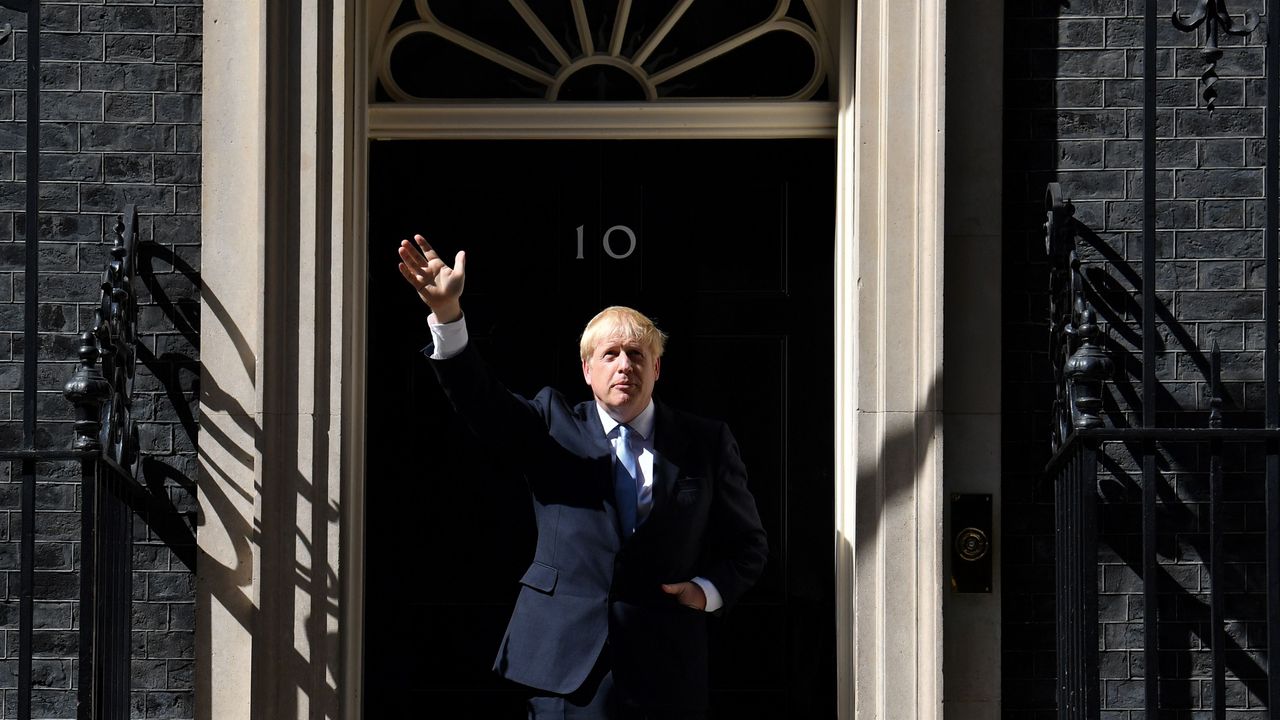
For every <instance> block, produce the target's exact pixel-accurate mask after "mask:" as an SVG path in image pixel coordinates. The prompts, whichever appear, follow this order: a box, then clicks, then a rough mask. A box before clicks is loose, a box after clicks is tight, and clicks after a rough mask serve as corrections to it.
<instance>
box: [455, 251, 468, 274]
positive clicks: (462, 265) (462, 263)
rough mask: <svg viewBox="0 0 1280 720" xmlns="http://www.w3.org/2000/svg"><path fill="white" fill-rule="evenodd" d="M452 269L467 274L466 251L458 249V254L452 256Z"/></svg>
mask: <svg viewBox="0 0 1280 720" xmlns="http://www.w3.org/2000/svg"><path fill="white" fill-rule="evenodd" d="M453 271H454V272H456V273H458V274H460V275H466V274H467V251H466V250H459V251H458V254H457V255H455V256H454V258H453Z"/></svg>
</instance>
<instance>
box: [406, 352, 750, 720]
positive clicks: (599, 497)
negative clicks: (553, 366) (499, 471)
mask: <svg viewBox="0 0 1280 720" xmlns="http://www.w3.org/2000/svg"><path fill="white" fill-rule="evenodd" d="M430 352H431V349H430V348H428V349H427V350H426V353H427V355H428V356H430ZM431 364H432V367H433V368H434V369H435V372H436V374H437V376H438V377H439V379H440V383H441V385H442V387H443V388H444V390H445V393H446V394H447V395H448V397H449V399H450V401H451V402H452V403H453V405H454V407H455V408H456V409H457V411H458V413H459V414H460V415H461V416H462V417H463V418H464V419H465V420H466V421H467V423H468V424H469V425H470V426H471V428H472V430H473V431H474V432H475V433H476V434H477V435H479V436H480V437H481V438H483V439H485V440H486V441H492V442H500V443H501V447H502V449H503V452H506V453H509V454H510V458H509V459H510V460H511V461H512V462H514V463H516V464H517V466H518V467H519V468H520V469H521V470H522V471H523V473H524V474H525V477H526V478H527V479H528V482H529V487H530V489H531V491H532V496H533V506H534V514H535V518H536V522H537V528H538V543H537V549H536V550H535V552H534V559H533V563H532V564H531V565H530V566H529V569H528V571H526V572H525V574H524V577H523V578H521V580H520V583H521V586H522V587H521V588H520V594H519V597H518V598H517V600H516V606H515V611H514V612H513V613H512V616H511V622H510V624H509V625H508V626H507V632H506V636H505V637H504V638H503V640H502V644H501V646H500V647H499V649H498V657H497V659H496V660H495V662H494V669H495V670H497V671H498V672H499V673H500V674H501V675H502V676H504V677H506V678H509V679H511V680H513V681H515V682H518V683H521V684H524V685H528V686H530V687H533V688H537V689H540V690H544V691H548V692H553V693H570V692H573V691H574V690H577V689H578V688H579V687H580V686H581V685H582V683H583V681H584V680H585V679H586V677H587V674H588V673H589V672H590V671H591V669H592V667H593V666H594V664H595V662H596V660H597V658H598V657H599V656H600V652H601V650H602V648H603V647H604V644H605V641H606V639H607V640H608V642H609V650H610V658H611V662H612V667H613V676H614V683H615V686H616V688H617V690H618V692H619V693H620V695H621V696H622V698H623V699H624V701H627V702H630V703H636V704H639V705H641V706H643V707H646V708H652V709H663V708H669V709H681V710H701V709H704V708H705V707H706V704H707V624H706V623H707V614H708V613H705V612H702V611H698V610H692V609H689V608H686V607H683V606H681V605H679V604H678V603H676V602H675V600H674V599H673V597H672V596H670V595H667V594H665V593H663V592H662V588H661V587H660V586H661V584H662V583H674V582H685V581H688V580H691V579H692V578H694V577H695V576H701V577H704V578H706V579H708V580H710V581H711V582H712V583H714V584H715V586H716V589H717V590H719V591H720V594H721V596H722V597H723V599H724V608H722V610H723V609H727V608H729V607H731V606H732V605H733V604H734V603H735V602H736V601H737V600H738V599H739V598H740V597H741V596H742V594H743V593H744V592H745V591H746V590H747V589H748V588H750V587H751V585H752V584H753V583H754V582H755V581H756V580H757V579H758V578H759V577H760V574H761V572H762V571H763V570H764V564H765V556H766V552H767V545H766V539H765V532H764V529H763V528H762V527H761V525H760V517H759V514H758V513H757V511H756V504H755V500H754V499H753V498H752V496H751V493H750V491H748V490H747V475H746V468H745V467H744V466H743V463H742V460H741V458H740V457H739V454H738V446H737V444H736V443H735V442H734V439H733V436H732V435H731V434H730V433H729V429H728V427H727V426H726V425H725V424H724V423H722V422H718V421H714V420H708V419H705V418H700V417H697V416H694V415H691V414H689V413H685V412H681V411H679V410H676V409H674V408H671V407H669V406H667V405H666V404H664V403H661V402H657V401H655V419H654V443H655V445H654V451H655V460H654V467H653V475H654V478H653V508H652V510H651V511H650V514H649V516H648V518H647V519H646V520H645V522H644V523H643V524H642V525H641V526H640V527H639V528H638V529H637V530H636V532H635V533H634V534H633V535H632V536H631V537H630V538H626V539H623V537H622V535H621V532H620V528H619V523H618V517H617V512H616V510H615V505H614V489H613V465H612V463H613V450H612V448H611V447H610V445H609V441H608V440H607V438H606V437H605V434H604V428H603V427H602V425H601V424H600V417H599V413H598V412H597V410H596V407H595V402H594V401H588V402H583V403H579V404H577V405H570V404H569V403H568V402H567V401H566V400H565V398H564V397H563V396H562V395H561V394H560V393H559V392H557V391H555V390H552V389H551V388H545V389H543V390H542V391H541V392H539V393H538V395H537V396H536V397H535V398H533V399H532V400H529V399H526V398H523V397H521V396H519V395H516V394H514V393H511V392H509V391H508V390H506V388H504V387H503V386H502V385H501V383H499V382H498V381H497V380H496V379H495V378H494V377H493V376H492V375H491V373H490V372H489V371H488V370H487V369H486V366H485V364H484V362H483V361H482V360H481V359H480V356H479V354H478V353H477V352H476V351H475V349H474V345H473V344H468V345H467V347H466V349H465V350H463V351H462V352H461V353H459V354H458V355H456V356H454V357H451V358H449V359H446V360H432V361H431Z"/></svg>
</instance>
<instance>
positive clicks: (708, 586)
mask: <svg viewBox="0 0 1280 720" xmlns="http://www.w3.org/2000/svg"><path fill="white" fill-rule="evenodd" d="M693 581H694V582H695V583H697V584H698V587H700V588H702V594H703V595H706V596H707V607H706V610H707V612H715V611H717V610H719V609H720V608H722V607H724V598H722V597H720V591H719V590H717V589H716V586H715V584H713V583H712V582H711V581H710V580H708V579H706V578H704V577H696V578H694V579H693Z"/></svg>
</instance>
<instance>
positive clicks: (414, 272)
mask: <svg viewBox="0 0 1280 720" xmlns="http://www.w3.org/2000/svg"><path fill="white" fill-rule="evenodd" d="M413 241H414V242H415V243H417V247H416V248H415V247H414V246H413V245H412V244H410V242H409V241H408V240H401V241H400V274H401V275H403V276H404V279H405V280H407V281H408V282H409V284H410V285H412V286H413V289H414V290H416V291H417V292H418V297H420V298H422V302H424V303H426V305H427V307H429V308H431V311H432V312H434V313H435V314H436V319H437V320H439V321H440V322H442V323H447V322H453V321H454V320H457V319H458V318H459V317H460V316H461V315H462V305H461V304H460V302H459V300H460V298H461V297H462V286H463V283H464V282H465V281H466V271H467V254H466V253H465V252H461V251H459V252H458V255H457V257H455V258H454V261H453V267H452V268H451V267H449V266H448V265H445V264H444V261H443V260H441V259H440V256H439V255H437V254H436V251H435V250H432V249H431V245H430V244H429V243H427V240H426V238H424V237H422V236H421V235H414V236H413Z"/></svg>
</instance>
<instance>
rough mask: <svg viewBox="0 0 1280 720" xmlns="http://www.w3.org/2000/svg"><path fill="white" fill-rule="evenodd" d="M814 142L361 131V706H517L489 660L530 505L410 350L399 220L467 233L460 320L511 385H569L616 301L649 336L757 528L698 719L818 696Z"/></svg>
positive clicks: (413, 338) (528, 536)
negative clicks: (649, 323) (391, 137)
mask: <svg viewBox="0 0 1280 720" xmlns="http://www.w3.org/2000/svg"><path fill="white" fill-rule="evenodd" d="M834 149H835V148H834V143H833V142H832V141H828V140H795V141H730V140H720V141H572V142H570V141H535V142H515V141H450V142H442V141H432V142H421V141H415V142H408V141H394V142H391V141H388V142H376V143H374V144H373V145H372V149H371V153H370V158H371V159H370V162H371V167H370V179H371V181H370V188H371V192H370V203H369V207H370V235H369V237H370V241H369V252H370V258H369V268H370V269H369V273H370V277H369V348H368V352H369V361H368V367H369V377H368V398H369V414H368V417H367V432H368V458H369V460H368V467H367V468H366V470H367V475H366V477H367V483H368V486H367V493H368V495H367V501H368V505H367V507H368V518H367V525H366V527H367V531H368V535H367V540H366V546H365V547H366V556H367V562H368V565H367V571H368V583H367V586H366V593H367V600H366V608H367V615H366V617H365V638H366V646H365V683H366V684H365V691H366V692H365V698H366V699H365V708H366V711H367V713H366V714H367V716H368V717H449V718H455V717H476V718H495V719H496V718H523V717H524V715H523V700H522V695H521V693H520V689H519V688H518V687H516V686H514V685H510V684H506V683H505V682H504V681H502V680H500V679H499V678H498V677H497V676H496V675H494V674H493V673H492V672H491V671H490V665H491V663H492V660H493V655H494V652H495V651H496V649H497V647H498V642H499V640H500V639H501V637H502V632H503V629H504V627H505V625H506V622H507V619H508V617H509V615H510V612H511V607H512V603H513V602H514V599H515V596H516V592H517V588H518V585H517V580H518V579H519V578H520V576H521V574H522V573H523V571H524V570H525V568H526V567H527V565H528V562H529V559H530V557H531V556H532V550H533V532H534V530H533V522H532V512H531V510H530V507H529V500H528V496H527V491H526V489H525V487H524V485H523V482H522V480H521V479H520V478H519V477H512V476H510V474H509V473H506V472H504V471H503V470H502V469H501V466H500V465H499V464H498V463H497V462H496V461H495V459H494V457H493V455H494V451H493V450H492V449H491V448H489V447H487V446H485V445H482V444H481V442H480V441H479V440H477V439H475V438H474V437H472V436H470V435H469V434H468V433H467V432H466V431H465V430H464V429H462V428H461V427H460V426H459V423H458V422H457V421H456V420H455V417H454V415H453V412H452V410H451V409H450V408H449V407H448V404H447V402H446V400H445V399H444V396H443V394H442V393H441V392H440V390H439V388H438V386H437V385H436V381H435V377H434V375H433V374H432V372H431V369H430V368H429V367H428V365H427V362H426V360H425V359H423V358H422V356H421V355H420V354H419V351H420V348H422V346H423V345H425V344H426V342H427V339H428V337H429V334H428V331H427V326H426V315H427V313H426V310H425V308H424V307H423V306H422V305H421V304H420V302H419V300H418V298H417V296H416V295H415V294H414V293H413V292H412V290H410V288H409V287H408V286H407V285H406V284H405V283H404V281H403V279H402V278H401V277H400V276H399V274H398V272H397V271H396V268H395V265H396V259H395V248H396V245H397V243H398V242H399V241H400V239H401V238H405V237H410V236H411V235H412V234H413V233H414V232H420V233H422V234H423V235H425V236H426V237H427V238H428V239H429V240H430V241H431V242H432V243H433V244H434V245H435V246H436V247H437V248H438V249H439V250H440V251H441V254H442V255H443V256H444V257H446V258H448V259H450V261H452V258H453V255H454V253H455V252H456V251H457V250H459V249H465V250H467V254H468V280H467V290H466V295H465V297H464V307H465V311H466V313H467V319H468V326H469V329H470V332H471V336H472V339H473V341H474V342H475V343H476V344H477V345H478V346H479V347H480V349H481V351H482V354H483V355H484V357H485V358H486V359H487V360H488V362H489V363H490V364H491V365H492V366H493V367H494V368H495V370H496V372H497V373H498V374H499V376H500V377H502V378H503V379H504V380H505V382H506V383H507V386H508V387H509V388H511V389H512V390H514V391H517V392H520V393H524V394H528V395H532V394H534V393H536V392H537V390H538V389H540V388H541V387H542V386H544V385H547V384H551V385H554V386H556V387H558V388H559V389H560V390H562V391H563V392H564V393H566V395H568V396H569V397H570V398H572V399H575V400H585V399H588V398H589V397H590V395H589V392H588V388H587V387H586V386H585V385H584V384H583V381H582V375H581V369H580V365H579V361H578V357H577V338H578V334H579V333H580V331H581V328H582V326H583V325H584V324H585V323H586V321H587V320H588V319H590V317H591V316H592V315H594V314H595V312H597V311H598V310H599V309H600V308H602V307H604V306H607V305H612V304H625V305H632V306H635V307H637V308H639V309H640V310H642V311H644V312H646V313H647V314H649V315H650V316H652V317H653V318H654V319H655V320H656V321H657V322H658V324H659V326H660V327H662V328H663V329H664V330H666V331H667V332H668V333H669V334H670V336H671V340H670V342H669V345H668V349H667V354H666V357H665V358H664V360H663V366H662V379H661V381H660V382H659V383H658V386H657V394H658V395H659V396H661V397H663V398H665V399H666V400H667V401H668V402H670V403H671V404H673V405H676V406H678V407H682V408H685V409H687V410H690V411H692V412H695V413H699V414H702V415H706V416H710V417H717V418H721V419H724V420H726V421H727V422H728V423H729V425H730V427H731V428H732V430H733V432H734V434H735V436H736V437H737V439H738V442H739V444H740V446H741V450H742V454H743V457H744V459H745V460H746V463H747V468H748V470H749V472H750V478H751V489H752V492H753V493H754V494H755V497H756V501H757V503H758V504H759V507H760V512H761V516H762V518H763V521H764V524H765V528H766V530H767V531H768V533H769V544H770V557H769V565H768V568H767V570H766V572H765V576H764V579H763V580H762V581H761V582H760V583H759V585H758V586H757V587H756V588H755V589H754V590H753V591H752V592H751V593H750V594H749V595H748V596H747V597H746V598H745V599H744V601H743V602H742V603H741V604H740V605H739V606H738V607H737V608H735V609H734V610H733V611H732V612H730V613H728V614H726V615H725V616H724V617H723V618H717V619H714V620H713V630H712V632H713V647H712V682H713V700H712V702H713V706H714V711H715V716H716V717H722V718H723V717H732V718H806V719H809V718H834V717H835V611H834V567H835V562H834V548H835V543H834V541H833V538H832V527H833V518H834V511H833V480H832V466H833V462H834V460H833V457H834V448H833V435H832V423H833V413H834V410H833V406H832V395H833V393H832V379H833V377H834V374H833V351H834V344H833V341H832V334H831V333H832V330H831V329H832V323H833V320H832V305H833V289H834V280H833V270H832V259H833V251H834V220H835V207H834V202H835V188H834V178H835V167H834V162H835V152H834ZM579 228H581V230H579ZM610 228H615V229H613V230H612V231H611V232H610ZM624 228H625V229H624ZM632 235H634V248H632V240H631V236H632ZM606 236H607V238H608V242H607V243H606V242H604V238H605V237H606ZM579 238H581V241H580V240H579ZM629 249H630V252H629V253H628V250H629Z"/></svg>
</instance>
